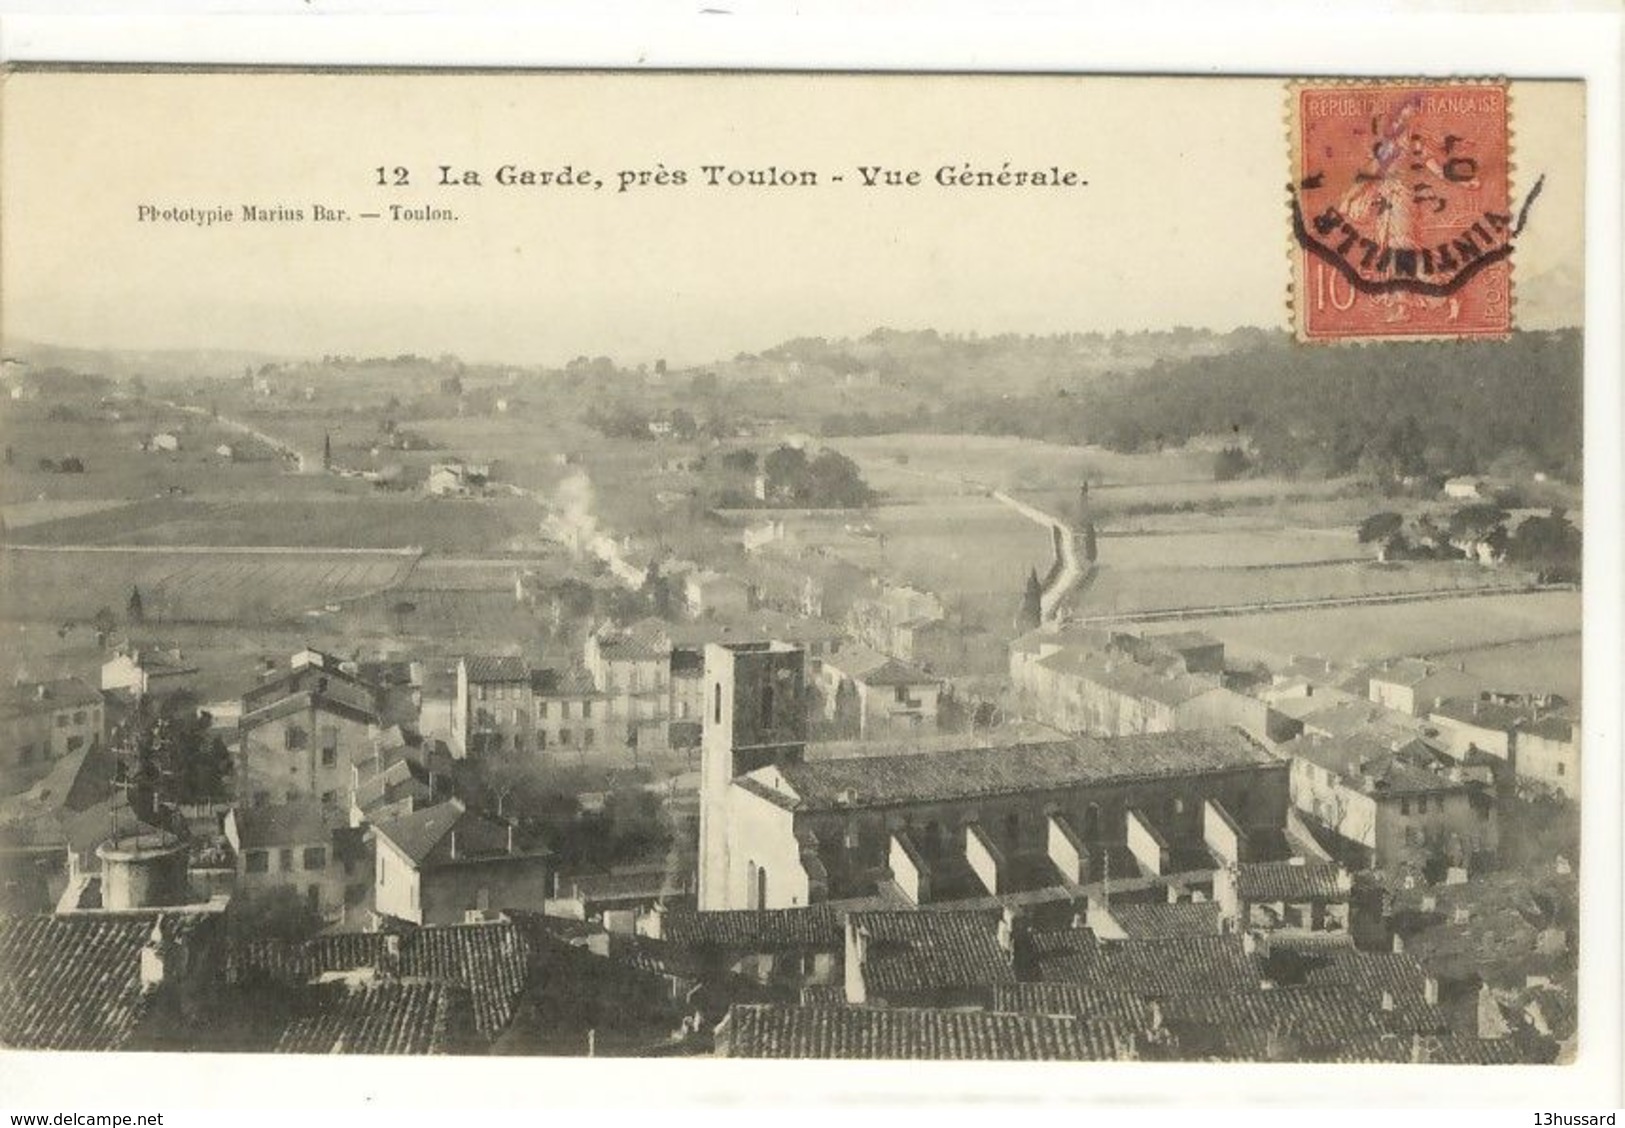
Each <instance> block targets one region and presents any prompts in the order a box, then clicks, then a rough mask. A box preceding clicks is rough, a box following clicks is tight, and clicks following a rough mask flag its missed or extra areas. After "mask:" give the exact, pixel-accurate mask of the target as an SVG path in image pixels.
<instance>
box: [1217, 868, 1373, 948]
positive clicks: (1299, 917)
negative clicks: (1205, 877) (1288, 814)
mask: <svg viewBox="0 0 1625 1128" xmlns="http://www.w3.org/2000/svg"><path fill="white" fill-rule="evenodd" d="M1353 892H1354V879H1353V878H1352V877H1351V876H1350V874H1349V872H1348V871H1347V870H1345V869H1343V868H1342V867H1341V866H1339V865H1336V864H1335V863H1331V862H1320V861H1312V860H1309V859H1307V858H1302V857H1294V858H1288V859H1286V860H1285V861H1275V862H1243V863H1240V864H1237V865H1232V866H1225V867H1223V868H1221V869H1220V870H1218V872H1217V873H1215V874H1214V877H1213V899H1214V901H1215V902H1216V903H1217V904H1218V906H1219V909H1220V911H1221V912H1222V914H1223V917H1224V919H1225V920H1227V921H1229V922H1232V927H1233V928H1235V929H1237V930H1239V931H1254V930H1258V931H1264V932H1272V933H1276V932H1280V933H1284V932H1294V931H1295V932H1308V933H1331V934H1336V935H1342V936H1347V935H1348V933H1349V924H1350V917H1349V911H1350V903H1351V901H1352V900H1353Z"/></svg>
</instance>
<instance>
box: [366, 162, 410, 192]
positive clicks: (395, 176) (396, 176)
mask: <svg viewBox="0 0 1625 1128" xmlns="http://www.w3.org/2000/svg"><path fill="white" fill-rule="evenodd" d="M373 171H374V172H376V173H377V174H378V186H379V187H380V188H386V187H388V186H389V185H391V184H393V185H394V186H395V187H397V188H405V187H406V186H407V185H408V184H409V183H410V182H411V178H410V177H409V176H408V175H407V171H406V169H405V168H404V167H402V166H401V165H396V166H395V167H394V168H385V167H384V166H383V165H379V166H378V167H377V168H376V169H374V170H373Z"/></svg>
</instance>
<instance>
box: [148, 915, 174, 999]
mask: <svg viewBox="0 0 1625 1128" xmlns="http://www.w3.org/2000/svg"><path fill="white" fill-rule="evenodd" d="M172 954H173V953H172V945H171V944H170V943H169V942H168V941H167V940H166V939H165V938H164V914H162V913H159V914H158V919H157V920H156V921H154V922H153V925H152V934H151V935H150V936H148V937H147V942H146V944H144V945H143V946H142V948H141V993H142V994H143V995H150V994H152V992H154V991H156V990H158V989H159V988H160V987H162V986H163V985H164V979H165V977H166V974H167V972H168V971H169V968H168V966H167V965H168V963H169V957H170V956H171V955H172Z"/></svg>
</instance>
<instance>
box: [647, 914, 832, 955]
mask: <svg viewBox="0 0 1625 1128" xmlns="http://www.w3.org/2000/svg"><path fill="white" fill-rule="evenodd" d="M660 934H661V935H662V936H663V937H665V938H666V939H667V940H668V941H670V942H671V943H673V944H676V945H678V946H679V947H684V948H726V949H732V950H741V951H755V952H767V951H778V950H784V949H797V948H830V949H834V948H839V947H841V946H842V944H844V943H845V933H844V931H843V928H842V921H841V917H840V916H839V914H837V913H836V912H834V911H832V910H829V909H824V908H818V907H813V908H805V909H759V910H748V909H747V910H733V911H720V912H713V911H707V912H695V911H684V910H678V909H669V910H667V911H666V913H665V914H664V916H663V917H662V919H661V925H660Z"/></svg>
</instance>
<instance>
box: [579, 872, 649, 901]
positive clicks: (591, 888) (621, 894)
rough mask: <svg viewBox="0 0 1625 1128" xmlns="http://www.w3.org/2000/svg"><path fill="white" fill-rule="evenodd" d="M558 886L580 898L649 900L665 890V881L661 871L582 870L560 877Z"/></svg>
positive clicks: (587, 899)
mask: <svg viewBox="0 0 1625 1128" xmlns="http://www.w3.org/2000/svg"><path fill="white" fill-rule="evenodd" d="M559 884H560V885H562V886H563V887H564V888H566V889H573V891H574V893H575V895H576V896H577V897H579V898H581V899H582V900H584V901H605V900H618V899H628V898H647V899H649V900H653V899H655V898H657V897H659V896H660V895H661V894H662V893H664V892H665V891H666V888H667V885H668V884H676V883H675V882H670V883H668V881H667V875H666V873H665V871H664V870H637V871H633V872H628V873H583V874H577V875H576V876H574V877H568V878H561V879H560V882H559Z"/></svg>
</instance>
